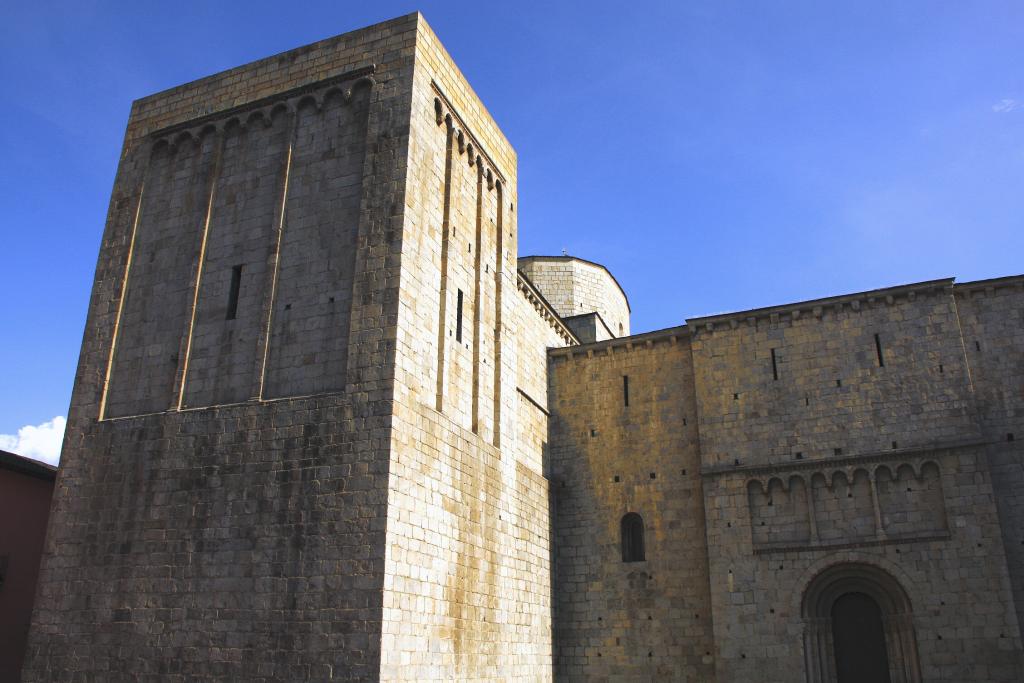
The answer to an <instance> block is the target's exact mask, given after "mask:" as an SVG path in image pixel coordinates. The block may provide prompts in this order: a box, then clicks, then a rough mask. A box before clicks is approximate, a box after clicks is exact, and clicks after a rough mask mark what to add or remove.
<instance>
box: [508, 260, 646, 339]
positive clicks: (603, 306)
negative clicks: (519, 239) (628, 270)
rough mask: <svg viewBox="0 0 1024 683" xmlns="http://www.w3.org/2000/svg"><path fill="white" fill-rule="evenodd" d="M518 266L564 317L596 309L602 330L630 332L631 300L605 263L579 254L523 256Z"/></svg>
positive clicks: (616, 334) (617, 333)
mask: <svg viewBox="0 0 1024 683" xmlns="http://www.w3.org/2000/svg"><path fill="white" fill-rule="evenodd" d="M518 266H519V270H520V271H522V273H523V274H524V275H526V277H527V278H528V279H529V280H530V282H532V283H533V285H534V286H535V287H536V288H537V289H538V290H540V292H541V294H543V295H544V298H545V299H547V300H548V302H550V304H551V306H552V307H553V308H554V309H555V311H556V312H557V313H558V315H560V316H562V318H564V319H569V318H575V317H577V316H581V315H584V314H587V313H596V314H597V316H598V317H599V318H600V320H599V321H598V322H597V323H596V324H597V328H599V329H600V330H601V331H602V332H604V331H607V333H608V334H610V336H612V337H623V336H626V335H628V334H629V312H630V310H629V300H628V299H626V293H625V292H624V291H623V289H622V287H621V286H620V285H619V283H618V281H617V280H616V279H615V277H614V276H613V275H612V274H611V273H610V272H609V271H608V269H607V268H605V267H604V266H602V265H601V264H599V263H594V262H592V261H586V260H584V259H581V258H576V257H575V256H523V257H522V258H520V259H519V261H518ZM600 338H607V337H604V336H601V337H600Z"/></svg>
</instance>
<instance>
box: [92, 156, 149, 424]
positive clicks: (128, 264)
mask: <svg viewBox="0 0 1024 683" xmlns="http://www.w3.org/2000/svg"><path fill="white" fill-rule="evenodd" d="M150 152H151V153H152V150H150ZM151 164H152V159H147V160H146V168H145V170H143V172H142V183H140V185H139V198H138V200H137V201H136V203H135V216H134V218H132V234H131V237H130V238H129V240H128V258H127V259H126V260H125V264H124V276H123V277H122V278H121V296H119V297H118V300H117V314H116V315H115V317H114V332H113V334H111V335H110V355H108V356H107V371H106V372H105V373H104V374H103V395H102V396H101V397H100V410H99V418H97V419H100V420H102V419H104V418H105V417H106V413H107V394H108V393H109V392H110V373H111V372H112V371H113V369H114V353H115V352H116V351H117V340H118V338H119V337H120V336H121V315H122V314H123V313H124V301H125V299H126V298H127V297H128V276H129V275H130V274H131V272H132V259H133V258H134V257H135V236H136V235H138V233H139V217H140V216H141V215H142V200H143V198H144V197H145V196H146V181H147V180H148V179H149V167H150V165H151Z"/></svg>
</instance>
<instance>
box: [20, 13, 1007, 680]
mask: <svg viewBox="0 0 1024 683" xmlns="http://www.w3.org/2000/svg"><path fill="white" fill-rule="evenodd" d="M516 186H517V183H516V154H515V152H514V150H513V148H512V146H511V145H510V143H509V142H508V141H507V140H506V139H505V137H504V136H503V135H502V133H501V131H500V130H499V128H498V127H497V125H496V124H495V123H494V121H493V119H492V118H491V116H490V115H489V114H488V112H487V110H486V109H485V108H484V106H483V104H482V103H481V102H480V100H479V99H477V97H476V95H475V94H474V93H473V90H472V89H471V88H470V86H469V85H468V84H467V83H466V81H465V79H464V78H463V77H462V75H461V74H460V72H459V70H458V68H457V67H456V66H455V64H454V63H453V62H452V60H451V58H450V57H449V56H448V54H447V53H446V52H445V50H444V48H443V47H442V45H441V44H440V42H439V41H438V39H437V37H436V36H435V35H434V33H433V32H432V31H431V29H430V28H429V27H428V26H427V24H426V23H425V22H424V20H423V18H422V16H420V15H419V14H413V15H409V16H406V17H401V18H398V19H395V20H392V21H389V22H386V23H383V24H379V25H376V26H371V27H369V28H365V29H362V30H359V31H355V32H352V33H348V34H345V35H342V36H338V37H335V38H331V39H328V40H324V41H322V42H319V43H315V44H313V45H309V46H307V47H303V48H299V49H296V50H292V51H290V52H286V53H283V54H280V55H277V56H273V57H269V58H267V59H263V60H260V61H257V62H254V63H252V64H247V65H245V66H241V67H238V68H236V69H232V70H230V71H225V72H223V73H220V74H217V75H214V76H210V77H208V78H203V79H201V80H198V81H195V82H192V83H188V84H186V85H182V86H179V87H177V88H173V89H171V90H167V91H165V92H161V93H158V94H155V95H152V96H150V97H145V98H143V99H141V100H138V101H136V102H135V103H134V104H133V106H132V110H131V116H130V119H129V122H128V127H127V131H126V134H125V141H124V148H123V151H122V154H121V157H120V165H119V168H118V171H117V177H116V180H115V183H114V188H113V195H112V198H111V202H110V209H109V214H108V218H107V223H106V228H105V231H104V233H103V240H102V247H101V251H100V255H99V260H98V263H97V267H96V277H95V284H94V287H93V292H92V298H91V302H90V304H89V314H88V322H87V326H86V330H85V335H84V339H83V343H82V351H81V358H80V362H79V366H78V372H77V375H76V378H75V389H74V395H73V399H72V405H71V409H70V416H69V420H68V428H67V434H66V437H65V443H64V452H63V458H62V463H61V468H60V473H59V478H58V480H57V487H56V490H55V493H54V507H53V511H52V514H51V516H50V527H49V531H48V537H47V543H46V552H45V556H44V559H43V564H42V568H41V573H40V579H39V589H38V594H37V597H36V606H35V612H34V616H33V622H32V628H31V632H30V636H29V651H28V653H27V663H26V666H25V670H24V672H23V680H24V681H26V682H38V681H137V682H150V681H154V682H155V681H161V682H163V681H171V682H181V683H184V682H185V681H255V682H261V683H262V682H269V681H330V680H368V681H398V680H401V681H450V680H465V681H545V680H561V681H712V682H719V683H745V682H768V683H772V682H777V683H791V682H798V683H854V682H856V683H861V682H888V683H919V682H932V681H972V682H973V681H987V682H996V681H999V682H1007V683H1009V682H1013V681H1018V682H1019V681H1021V680H1024V670H1022V647H1021V628H1020V627H1021V624H1022V623H1024V449H1022V448H1021V443H1022V441H1024V276H1016V277H1006V278H1000V279H994V280H985V281H981V282H968V283H954V281H953V280H952V279H947V280H934V281H929V282H920V283H916V284H909V285H903V286H897V287H891V288H887V289H878V290H873V291H868V292H860V293H855V294H846V295H842V296H835V297H831V298H827V299H819V300H815V301H804V302H799V303H791V304H785V305H780V306H774V307H771V308H763V309H757V310H749V311H743V312H738V313H730V314H724V315H714V316H709V317H704V318H698V319H690V320H686V321H685V324H681V325H679V326H678V327H673V328H670V329H665V330H658V331H655V332H646V333H640V334H632V333H631V330H630V321H629V316H630V308H629V303H628V300H627V298H626V295H625V293H624V292H623V290H622V289H621V287H620V286H619V284H618V283H617V282H616V280H615V278H614V277H613V276H612V274H611V273H610V272H609V271H608V270H607V269H605V268H604V267H603V266H601V265H599V264H596V263H592V262H589V261H586V260H584V259H581V258H575V257H571V256H554V257H546V256H529V257H520V256H519V254H518V253H517V248H516V245H517V237H518V235H517V224H516V223H517V221H516V217H517V212H518V204H517V201H516ZM1015 435H1016V439H1015Z"/></svg>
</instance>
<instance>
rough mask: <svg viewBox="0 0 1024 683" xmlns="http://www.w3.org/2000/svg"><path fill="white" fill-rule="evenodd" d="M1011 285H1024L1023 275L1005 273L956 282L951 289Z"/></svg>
mask: <svg viewBox="0 0 1024 683" xmlns="http://www.w3.org/2000/svg"><path fill="white" fill-rule="evenodd" d="M1013 285H1022V286H1024V275H1007V276H1005V277H993V278H989V279H987V280H972V281H970V282H958V283H956V284H954V285H953V289H954V290H957V289H965V290H971V289H987V288H988V287H1010V286H1013Z"/></svg>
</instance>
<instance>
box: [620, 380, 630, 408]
mask: <svg viewBox="0 0 1024 683" xmlns="http://www.w3.org/2000/svg"><path fill="white" fill-rule="evenodd" d="M622 405H624V406H626V407H627V408H628V407H629V375H623V376H622Z"/></svg>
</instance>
